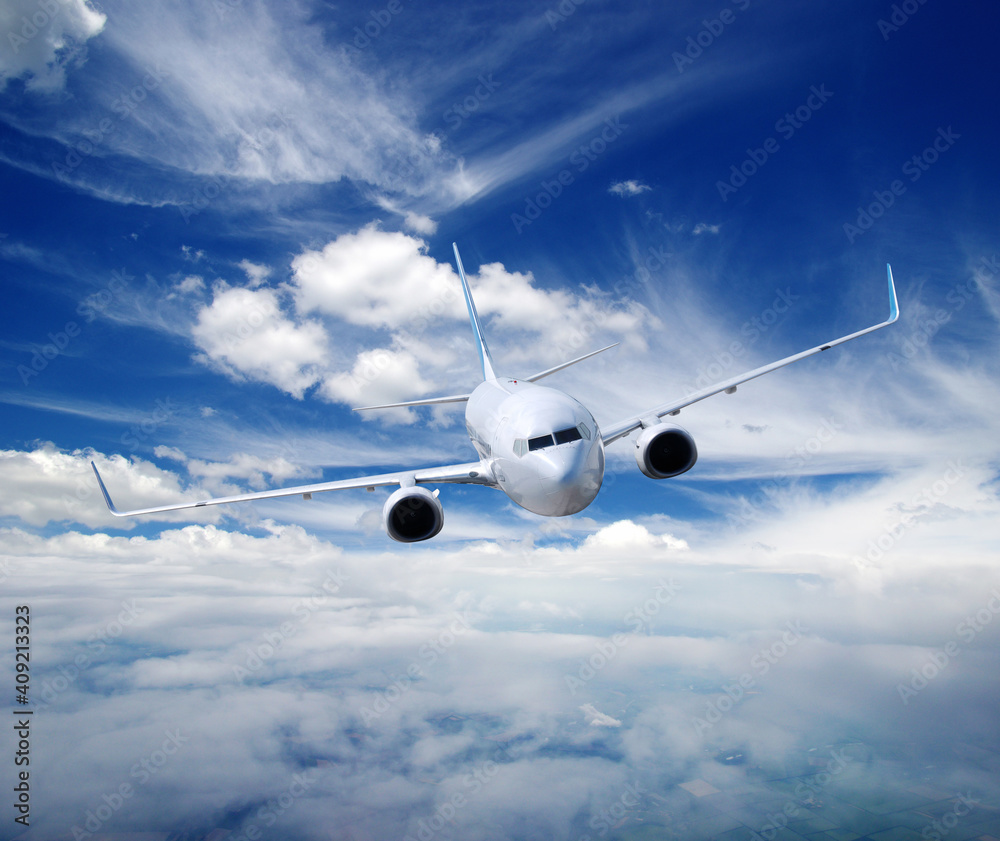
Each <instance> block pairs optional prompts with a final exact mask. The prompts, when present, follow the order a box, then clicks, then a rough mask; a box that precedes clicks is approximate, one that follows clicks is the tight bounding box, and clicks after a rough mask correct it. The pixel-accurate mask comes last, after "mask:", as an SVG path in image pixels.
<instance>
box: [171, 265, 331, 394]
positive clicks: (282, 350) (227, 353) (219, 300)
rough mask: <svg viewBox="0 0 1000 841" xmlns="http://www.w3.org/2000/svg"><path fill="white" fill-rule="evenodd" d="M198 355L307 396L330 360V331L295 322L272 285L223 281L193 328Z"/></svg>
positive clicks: (227, 369) (236, 372)
mask: <svg viewBox="0 0 1000 841" xmlns="http://www.w3.org/2000/svg"><path fill="white" fill-rule="evenodd" d="M191 333H192V337H193V338H194V341H195V342H196V344H197V345H198V347H200V348H201V350H202V354H201V355H199V356H198V357H197V358H198V359H199V360H201V361H204V362H206V363H207V364H209V365H212V366H213V367H216V368H217V369H219V370H221V371H222V372H224V373H226V374H229V375H230V376H235V377H240V376H244V377H250V378H252V379H256V380H259V381H261V382H265V383H270V384H271V385H274V386H277V387H278V388H280V389H282V390H283V391H286V392H288V393H289V394H291V395H292V396H294V397H297V398H301V397H302V396H303V394H304V393H305V391H306V390H307V389H308V388H310V387H312V386H313V385H315V384H316V383H317V382H318V381H319V378H320V371H321V368H322V366H323V363H324V361H325V359H326V355H327V348H326V334H325V332H324V330H323V328H322V326H321V325H319V324H318V323H316V322H312V321H297V322H296V321H294V320H292V319H291V318H288V317H286V316H285V315H284V314H283V313H282V311H281V307H280V303H279V300H278V294H277V293H276V292H275V291H274V290H272V289H253V290H251V289H243V288H233V287H230V286H228V285H226V284H224V283H223V284H219V285H218V286H217V287H216V289H215V290H214V294H213V297H212V302H211V304H208V305H207V306H204V307H202V308H201V309H200V311H199V312H198V315H197V322H196V323H195V324H194V326H193V327H192V330H191Z"/></svg>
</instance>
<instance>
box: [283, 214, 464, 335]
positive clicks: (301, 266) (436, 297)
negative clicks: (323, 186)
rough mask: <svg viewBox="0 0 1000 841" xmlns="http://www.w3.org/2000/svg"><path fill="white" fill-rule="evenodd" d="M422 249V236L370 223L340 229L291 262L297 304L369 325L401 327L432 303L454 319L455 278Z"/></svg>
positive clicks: (458, 294)
mask: <svg viewBox="0 0 1000 841" xmlns="http://www.w3.org/2000/svg"><path fill="white" fill-rule="evenodd" d="M426 250H427V246H426V244H425V243H424V242H423V241H422V240H419V239H415V238H413V237H410V236H407V235H406V234H402V233H393V232H385V231H380V230H379V229H378V228H377V227H375V226H373V225H370V226H368V227H366V228H363V229H362V230H360V231H358V232H357V233H354V234H343V235H341V236H339V237H337V239H335V240H333V241H331V242H329V243H328V244H327V245H326V246H324V247H323V249H322V250H321V251H306V252H304V253H302V254H300V255H299V256H297V257H296V258H295V259H294V260H293V261H292V270H293V272H294V281H295V303H296V308H297V309H298V311H299V312H300V313H302V314H304V315H307V314H309V313H312V312H318V313H322V314H325V315H332V316H336V317H338V318H342V319H343V320H345V321H348V322H350V323H352V324H361V325H365V326H368V327H393V328H397V327H404V326H406V325H407V324H408V323H410V322H412V321H414V320H417V319H424V320H426V317H427V314H428V312H430V311H431V308H433V310H434V311H435V312H446V313H448V314H449V315H451V316H452V317H453V318H458V317H459V316H460V315H461V313H462V311H463V308H464V306H465V304H464V302H463V300H462V291H461V285H460V284H459V282H458V278H457V276H456V275H455V273H454V272H453V271H452V269H451V267H450V266H449V265H448V264H446V263H438V262H437V260H435V259H434V258H433V257H430V256H428V255H427V253H426ZM414 304H417V306H414Z"/></svg>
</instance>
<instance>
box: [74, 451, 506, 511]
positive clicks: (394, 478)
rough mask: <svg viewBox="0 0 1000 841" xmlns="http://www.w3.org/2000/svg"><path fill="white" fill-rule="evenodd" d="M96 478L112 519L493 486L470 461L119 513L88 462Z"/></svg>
mask: <svg viewBox="0 0 1000 841" xmlns="http://www.w3.org/2000/svg"><path fill="white" fill-rule="evenodd" d="M90 466H91V467H93V468H94V474H95V475H96V476H97V483H98V484H99V485H100V486H101V493H103V494H104V501H105V502H106V503H107V504H108V510H109V511H110V512H111V513H112V514H114V515H115V516H116V517H135V516H138V515H140V514H159V513H160V512H162V511H180V510H181V509H184V508H203V507H205V506H207V505H225V504H226V503H230V502H250V501H252V500H255V499H272V498H274V497H280V496H302V497H303V498H305V499H311V498H312V495H313V494H315V493H324V492H326V491H343V490H349V489H351V488H367V489H368V490H374V489H375V488H376V487H382V486H386V485H399V486H401V487H405V486H409V485H415V484H416V485H420V484H427V483H435V484H436V483H442V484H443V483H453V484H469V485H496V482H495V481H494V479H493V473H492V471H491V470H490V469H489V467H488V466H487V465H486V464H484V463H483V462H479V461H470V462H468V463H467V464H453V465H448V466H445V467H428V468H425V469H423V470H410V471H400V472H397V473H382V474H381V475H378V476H360V477H358V478H357V479H339V480H337V481H334V482H319V483H317V484H315V485H300V486H299V487H295V488H281V489H279V490H272V491H259V492H257V493H248V494H237V495H236V496H223V497H217V498H215V499H203V500H199V501H197V502H178V503H175V504H173V505H157V506H155V507H153V508H137V509H135V510H133V511H119V510H118V509H117V508H116V507H115V504H114V503H113V502H112V501H111V495H110V494H109V493H108V489H107V488H106V487H104V481H103V480H102V479H101V474H100V473H98V472H97V465H96V464H94V462H91V463H90Z"/></svg>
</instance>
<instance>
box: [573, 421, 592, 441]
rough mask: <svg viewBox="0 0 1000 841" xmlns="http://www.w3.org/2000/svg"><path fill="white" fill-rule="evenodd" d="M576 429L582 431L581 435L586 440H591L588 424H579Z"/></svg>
mask: <svg viewBox="0 0 1000 841" xmlns="http://www.w3.org/2000/svg"><path fill="white" fill-rule="evenodd" d="M576 428H577V429H579V430H580V434H581V435H582V436H583V437H584V438H586V439H587V440H588V441H589V440H590V429H588V428H587V424H585V423H581V424H577V427H576Z"/></svg>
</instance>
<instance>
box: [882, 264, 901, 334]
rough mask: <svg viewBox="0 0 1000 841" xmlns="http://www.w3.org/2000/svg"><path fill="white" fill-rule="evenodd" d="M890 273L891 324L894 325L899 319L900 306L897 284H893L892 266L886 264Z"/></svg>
mask: <svg viewBox="0 0 1000 841" xmlns="http://www.w3.org/2000/svg"><path fill="white" fill-rule="evenodd" d="M885 267H886V270H887V271H888V272H889V322H888V323H890V324H891V323H892V322H893V321H895V320H896V319H897V318H899V304H898V303H897V301H896V284H895V283H893V282H892V266H890V265H889V264H888V263H886V264H885Z"/></svg>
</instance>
